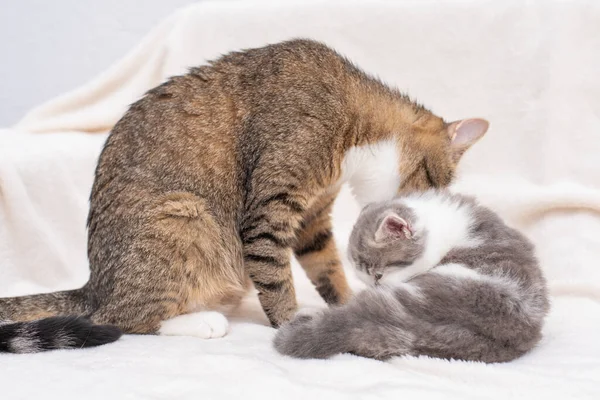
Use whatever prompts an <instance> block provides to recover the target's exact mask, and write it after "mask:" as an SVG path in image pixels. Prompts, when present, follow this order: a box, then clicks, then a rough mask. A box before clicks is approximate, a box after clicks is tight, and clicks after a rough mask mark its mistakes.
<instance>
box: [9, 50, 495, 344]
mask: <svg viewBox="0 0 600 400" xmlns="http://www.w3.org/2000/svg"><path fill="white" fill-rule="evenodd" d="M465 121H467V123H464V122H461V123H449V122H446V121H444V120H443V119H442V118H440V117H438V116H436V115H434V114H432V113H431V112H430V111H428V110H427V109H425V108H424V107H423V106H421V105H419V104H416V103H414V102H411V101H410V99H409V98H408V97H407V96H406V95H404V94H402V93H400V92H399V91H398V90H396V89H394V88H390V87H388V86H387V85H385V84H384V83H382V82H381V81H379V80H377V79H375V78H373V77H371V76H369V75H367V74H366V73H365V72H363V71H361V70H360V69H359V68H357V67H356V66H355V65H354V64H352V63H351V62H350V61H348V60H347V59H346V58H344V57H342V56H341V55H339V54H338V53H336V52H335V51H334V50H332V49H330V48H329V47H327V46H325V45H323V44H321V43H318V42H314V41H310V40H301V39H298V40H291V41H287V42H282V43H277V44H273V45H269V46H265V47H262V48H257V49H248V50H244V51H239V52H232V53H229V54H226V55H224V56H222V57H221V58H219V59H217V60H214V61H212V62H210V63H208V64H207V65H204V66H200V67H197V68H192V69H191V70H190V71H189V73H187V74H185V75H181V76H177V77H173V78H171V79H169V80H168V81H167V82H165V83H163V84H161V85H160V86H158V87H156V88H154V89H152V90H150V91H149V92H148V93H147V94H146V95H145V96H144V97H143V98H142V99H140V100H139V101H137V102H135V103H134V104H132V106H131V107H130V109H129V110H128V111H127V113H126V114H125V115H124V116H123V118H121V120H120V121H119V122H118V123H117V124H116V125H115V126H114V128H113V129H112V131H111V133H110V136H109V138H108V140H107V141H106V144H105V146H104V149H103V151H102V153H101V155H100V159H99V161H98V167H97V169H96V173H95V180H94V185H93V188H92V193H91V197H90V212H89V217H88V256H89V260H90V280H89V282H88V283H87V284H86V285H85V286H84V287H83V288H81V289H78V290H76V291H72V292H65V293H63V295H61V296H66V297H67V300H64V301H63V300H61V299H56V298H53V297H52V296H41V297H40V296H37V297H36V296H33V297H23V298H19V299H0V318H6V319H13V320H20V321H24V320H31V319H36V318H40V317H48V316H53V315H69V314H70V313H71V312H70V311H71V310H75V314H77V315H89V317H90V320H91V321H92V322H93V323H95V324H100V325H106V324H109V325H115V326H118V327H119V329H121V330H122V331H124V332H126V333H140V334H147V333H160V332H161V328H162V331H163V332H168V334H174V333H175V331H176V327H177V326H180V324H179V323H177V324H176V323H175V322H173V320H174V318H178V316H181V315H185V314H189V313H194V312H198V311H214V310H219V309H221V308H222V307H224V306H234V305H235V304H237V303H239V301H240V299H241V298H242V296H243V295H244V294H245V293H246V292H247V290H248V288H249V286H250V285H249V282H250V283H251V284H252V285H254V287H255V288H256V289H257V290H258V292H259V299H260V302H261V305H262V307H263V310H264V311H265V314H266V315H267V317H268V318H269V321H270V322H271V324H272V325H273V326H279V325H280V324H282V323H284V322H286V321H288V320H289V319H290V318H291V317H292V316H293V315H294V313H295V311H296V298H295V292H294V285H293V282H292V274H291V269H290V257H291V256H292V254H294V253H295V254H296V256H297V257H298V258H299V260H300V263H301V264H302V266H303V267H304V269H305V270H306V272H307V274H308V276H309V277H310V279H311V281H312V282H313V283H314V284H315V286H316V288H317V290H318V291H319V293H320V294H321V296H322V297H323V298H324V299H325V300H326V301H327V302H328V303H330V304H338V303H344V302H346V301H347V300H348V299H349V297H350V290H349V288H348V285H347V283H346V279H345V276H344V272H343V269H342V268H341V264H340V262H339V257H338V254H337V250H336V249H335V244H334V241H333V240H332V236H331V222H330V220H329V211H330V209H331V204H332V203H333V200H334V199H335V196H336V194H337V192H338V190H339V188H340V186H341V185H342V184H344V183H348V184H350V186H351V187H352V188H353V191H354V193H355V194H356V196H357V199H358V200H359V201H360V202H361V203H363V204H364V203H368V202H371V201H377V200H386V199H389V198H391V197H392V196H393V195H394V194H395V193H397V192H399V191H400V192H410V191H415V190H417V191H418V190H424V189H428V188H431V187H445V186H447V185H449V184H450V182H451V181H452V177H453V175H454V171H455V169H456V165H457V162H458V160H459V158H460V155H462V153H463V152H464V151H465V150H466V149H467V148H468V147H470V146H471V145H472V144H473V143H474V142H475V141H476V140H477V139H478V138H479V137H481V136H482V135H483V134H484V133H485V129H487V125H486V124H487V123H485V124H484V123H483V122H481V121H483V120H465ZM468 121H480V125H478V126H479V127H481V126H483V125H485V129H483V128H482V129H472V128H473V122H468ZM481 124H483V125H481ZM469 127H471V129H466V128H469ZM467 133H471V134H469V135H467ZM15 305H18V306H15ZM200 316H203V317H202V318H201V317H200ZM200 316H198V315H197V316H196V317H197V318H191V317H190V320H191V319H193V320H195V321H199V322H198V323H199V324H203V326H204V325H206V326H209V327H210V326H214V327H215V328H216V329H215V331H218V332H226V329H225V328H226V323H224V322H223V321H222V318H220V317H215V315H214V314H201V315H200ZM204 317H207V318H208V317H210V318H209V319H206V318H204ZM203 318H204V319H203ZM183 320H187V318H183V319H181V318H179V319H177V320H176V321H183ZM168 321H171V322H168ZM211 321H212V322H211ZM167 328H168V329H167ZM181 332H182V333H183V334H185V332H191V330H189V329H187V328H185V327H183V326H182V327H181ZM196 333H198V332H196ZM223 334H224V333H223ZM198 335H200V336H202V335H201V334H200V333H198ZM198 335H197V336H198ZM204 336H210V337H212V333H211V334H210V335H204Z"/></svg>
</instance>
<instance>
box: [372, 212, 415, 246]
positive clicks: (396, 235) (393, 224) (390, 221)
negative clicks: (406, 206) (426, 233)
mask: <svg viewBox="0 0 600 400" xmlns="http://www.w3.org/2000/svg"><path fill="white" fill-rule="evenodd" d="M412 236H413V233H412V231H411V228H410V226H409V224H408V222H406V220H404V219H403V218H401V217H399V216H398V215H396V214H388V215H387V216H386V217H385V218H384V219H383V221H381V224H380V225H379V228H377V232H375V240H376V241H378V242H382V241H388V240H396V239H411V238H412Z"/></svg>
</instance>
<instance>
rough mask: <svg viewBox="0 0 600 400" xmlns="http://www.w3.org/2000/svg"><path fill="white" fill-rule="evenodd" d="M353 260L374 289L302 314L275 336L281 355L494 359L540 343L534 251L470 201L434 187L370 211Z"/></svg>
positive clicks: (542, 305)
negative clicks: (325, 308)
mask: <svg viewBox="0 0 600 400" xmlns="http://www.w3.org/2000/svg"><path fill="white" fill-rule="evenodd" d="M349 258H350V259H351V260H352V263H353V265H354V266H355V268H356V271H357V273H358V276H359V277H361V278H362V279H363V280H364V281H365V282H367V283H368V284H369V285H370V286H371V288H370V289H367V290H365V291H362V292H360V293H358V294H357V295H356V296H355V297H354V298H353V299H352V300H351V301H350V302H348V303H347V304H345V305H343V306H340V307H337V308H333V309H330V310H326V311H311V312H301V313H299V315H298V316H297V317H296V318H295V319H294V320H292V322H291V323H289V324H287V325H284V326H283V327H282V328H281V329H280V330H279V331H278V333H277V336H276V338H275V347H276V348H277V349H278V350H279V351H280V352H281V353H283V354H288V355H290V356H294V357H300V358H326V357H330V356H332V355H334V354H338V353H354V354H357V355H361V356H365V357H371V358H376V359H387V358H389V357H392V356H402V355H413V356H418V355H427V356H431V357H440V358H447V359H462V360H471V361H484V362H490V363H491V362H503V361H510V360H513V359H515V358H516V357H519V356H521V355H523V354H525V353H526V352H527V351H529V350H530V349H531V348H532V347H533V346H535V344H536V343H537V342H538V341H539V339H540V337H541V329H542V325H543V320H544V317H545V315H546V313H547V312H548V307H549V306H548V297H547V290H546V282H545V279H544V277H543V275H542V272H541V270H540V267H539V265H538V262H537V260H536V257H535V254H534V247H533V245H532V244H531V243H530V242H529V240H527V239H526V238H525V237H524V236H523V235H522V234H520V233H519V232H517V231H516V230H514V229H512V228H509V227H508V226H507V225H505V224H504V222H503V221H502V220H501V219H500V218H499V217H498V216H497V215H496V214H495V213H493V212H492V211H491V210H489V209H487V208H485V207H483V206H481V205H478V204H477V203H476V202H475V200H473V199H471V198H467V197H464V196H460V195H451V194H449V193H447V192H445V191H437V192H436V191H433V190H432V191H428V192H425V193H420V194H411V195H408V196H404V197H400V198H398V199H396V200H392V201H386V202H381V203H376V204H372V205H369V206H367V207H366V209H365V210H364V211H363V212H362V213H361V215H360V217H359V219H358V222H357V223H356V225H355V227H354V229H353V232H352V234H351V237H350V247H349Z"/></svg>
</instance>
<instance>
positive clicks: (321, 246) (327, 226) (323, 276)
mask: <svg viewBox="0 0 600 400" xmlns="http://www.w3.org/2000/svg"><path fill="white" fill-rule="evenodd" d="M337 193H338V192H335V193H332V194H331V195H329V196H323V197H322V198H320V199H319V200H318V201H317V202H316V203H315V205H314V206H313V207H312V208H311V209H310V210H309V211H308V212H307V213H306V215H305V218H304V221H303V223H302V229H301V230H300V232H299V233H298V239H297V243H296V245H295V246H294V254H295V256H296V258H297V259H298V262H299V263H300V265H301V266H302V268H303V269H304V271H305V272H306V275H307V276H308V278H309V279H310V281H311V282H312V283H313V285H315V287H316V289H317V291H318V292H319V294H320V295H321V297H322V298H323V300H325V302H326V303H327V304H330V305H332V304H344V303H346V302H347V301H348V300H349V299H350V296H351V295H352V291H351V289H350V286H348V282H347V280H346V275H345V273H344V268H343V266H342V263H341V261H340V257H339V254H338V250H337V248H336V244H335V240H334V238H333V234H332V229H331V216H330V213H331V208H332V207H333V202H334V200H335V198H336V196H337Z"/></svg>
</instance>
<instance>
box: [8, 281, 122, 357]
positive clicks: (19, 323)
mask: <svg viewBox="0 0 600 400" xmlns="http://www.w3.org/2000/svg"><path fill="white" fill-rule="evenodd" d="M92 311H93V309H92V307H91V305H90V304H89V302H88V301H87V298H86V295H85V289H77V290H69V291H62V292H55V293H45V294H37V295H33V296H22V297H12V298H3V299H0V352H9V353H36V352H40V351H46V350H53V349H68V348H80V347H90V346H99V345H102V344H105V343H110V342H114V341H115V340H117V339H118V338H119V337H120V336H121V331H120V330H119V329H118V328H117V327H114V326H107V325H94V324H93V323H92V322H91V321H90V320H89V319H87V318H85V317H83V316H84V315H89V314H90V313H91V312H92Z"/></svg>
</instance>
